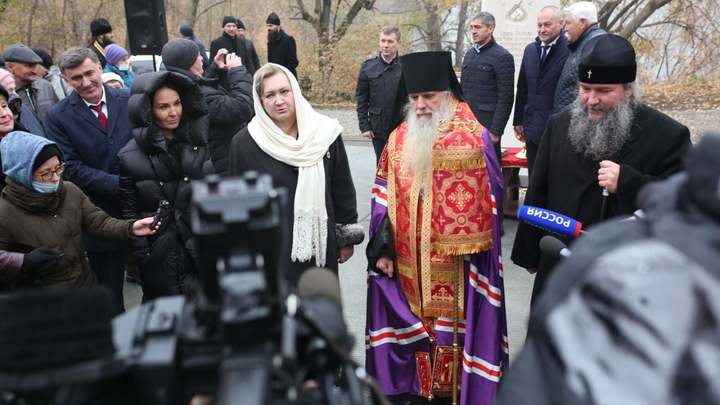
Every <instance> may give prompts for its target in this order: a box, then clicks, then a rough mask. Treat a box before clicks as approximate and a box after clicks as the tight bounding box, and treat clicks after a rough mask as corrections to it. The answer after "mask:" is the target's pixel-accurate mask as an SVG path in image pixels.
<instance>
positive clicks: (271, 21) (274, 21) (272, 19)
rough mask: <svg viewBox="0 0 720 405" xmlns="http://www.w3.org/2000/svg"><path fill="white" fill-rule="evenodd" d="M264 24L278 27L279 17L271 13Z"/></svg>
mask: <svg viewBox="0 0 720 405" xmlns="http://www.w3.org/2000/svg"><path fill="white" fill-rule="evenodd" d="M265 24H273V25H280V17H278V15H277V14H275V12H274V11H273V12H272V13H270V15H269V16H268V17H267V20H265Z"/></svg>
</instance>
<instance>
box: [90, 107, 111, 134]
mask: <svg viewBox="0 0 720 405" xmlns="http://www.w3.org/2000/svg"><path fill="white" fill-rule="evenodd" d="M103 104H105V103H104V102H102V101H101V102H100V104H98V105H91V106H90V108H92V109H93V110H95V112H96V113H97V115H98V121H100V126H101V127H103V128H105V129H107V127H108V119H107V116H106V115H105V113H103V110H102V108H103Z"/></svg>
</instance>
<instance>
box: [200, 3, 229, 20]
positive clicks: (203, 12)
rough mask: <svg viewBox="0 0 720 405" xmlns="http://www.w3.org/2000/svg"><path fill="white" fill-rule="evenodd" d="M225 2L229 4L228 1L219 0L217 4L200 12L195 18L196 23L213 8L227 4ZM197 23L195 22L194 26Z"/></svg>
mask: <svg viewBox="0 0 720 405" xmlns="http://www.w3.org/2000/svg"><path fill="white" fill-rule="evenodd" d="M225 2H227V0H218V1H216V2H215V3H213V4H211V5H209V6H207V7H205V8H204V9H202V11H200V12H199V13H198V14H197V17H195V21H197V20H198V19H199V18H200V17H202V15H203V14H205V13H207V12H208V11H210V10H211V9H213V8H215V7H217V6H219V5H221V4H223V3H225ZM195 21H193V25H195Z"/></svg>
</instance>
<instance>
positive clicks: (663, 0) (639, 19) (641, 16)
mask: <svg viewBox="0 0 720 405" xmlns="http://www.w3.org/2000/svg"><path fill="white" fill-rule="evenodd" d="M668 3H670V0H651V1H650V2H648V3H647V4H646V5H645V7H644V8H643V9H642V10H640V12H639V13H638V14H637V15H636V16H635V18H633V19H632V20H631V21H630V22H629V23H628V24H627V25H626V26H625V27H624V28H623V29H622V30H621V31H620V32H619V33H618V35H620V36H621V37H623V38H630V36H631V35H632V34H633V33H634V32H635V31H636V30H637V29H638V27H639V26H641V25H642V23H644V22H645V20H647V19H648V18H649V17H650V16H651V15H652V14H653V13H654V12H655V11H657V10H659V9H661V8H662V7H664V6H665V5H666V4H668Z"/></svg>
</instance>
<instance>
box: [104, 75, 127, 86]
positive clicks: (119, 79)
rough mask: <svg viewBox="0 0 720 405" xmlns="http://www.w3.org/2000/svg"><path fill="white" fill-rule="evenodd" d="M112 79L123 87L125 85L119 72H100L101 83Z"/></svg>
mask: <svg viewBox="0 0 720 405" xmlns="http://www.w3.org/2000/svg"><path fill="white" fill-rule="evenodd" d="M113 80H116V81H118V82H120V83H122V85H123V87H125V82H123V79H122V77H120V75H119V74H117V73H113V72H105V73H103V74H102V81H103V83H107V82H111V81H113Z"/></svg>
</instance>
